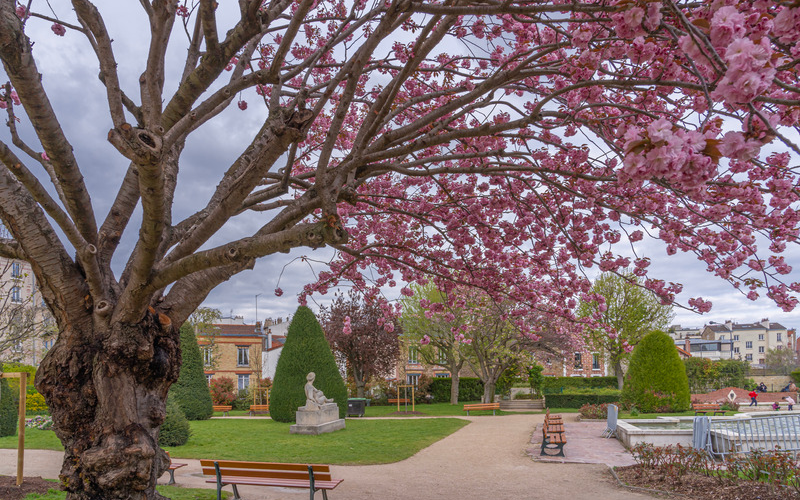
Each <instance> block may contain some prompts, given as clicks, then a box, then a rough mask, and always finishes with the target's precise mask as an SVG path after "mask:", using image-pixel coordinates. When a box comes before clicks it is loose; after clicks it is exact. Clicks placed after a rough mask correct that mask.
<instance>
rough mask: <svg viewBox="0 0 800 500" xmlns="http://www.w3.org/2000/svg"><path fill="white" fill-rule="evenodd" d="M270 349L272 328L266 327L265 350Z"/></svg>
mask: <svg viewBox="0 0 800 500" xmlns="http://www.w3.org/2000/svg"><path fill="white" fill-rule="evenodd" d="M270 349H272V328H267V350H270Z"/></svg>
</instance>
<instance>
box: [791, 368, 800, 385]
mask: <svg viewBox="0 0 800 500" xmlns="http://www.w3.org/2000/svg"><path fill="white" fill-rule="evenodd" d="M789 376H790V377H792V380H794V383H795V385H800V370H795V371H793V372H792V373H790V374H789Z"/></svg>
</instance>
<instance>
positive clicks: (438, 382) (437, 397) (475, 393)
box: [430, 377, 483, 403]
mask: <svg viewBox="0 0 800 500" xmlns="http://www.w3.org/2000/svg"><path fill="white" fill-rule="evenodd" d="M452 385H453V379H451V378H450V377H437V378H434V379H433V380H432V381H431V386H430V392H431V394H432V395H433V401H434V402H435V403H444V402H449V401H450V387H451V386H452ZM482 397H483V382H481V379H479V378H477V377H459V379H458V400H459V401H480V400H481V398H482Z"/></svg>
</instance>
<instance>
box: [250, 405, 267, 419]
mask: <svg viewBox="0 0 800 500" xmlns="http://www.w3.org/2000/svg"><path fill="white" fill-rule="evenodd" d="M256 413H269V405H250V416H251V417H252V416H253V415H254V414H256Z"/></svg>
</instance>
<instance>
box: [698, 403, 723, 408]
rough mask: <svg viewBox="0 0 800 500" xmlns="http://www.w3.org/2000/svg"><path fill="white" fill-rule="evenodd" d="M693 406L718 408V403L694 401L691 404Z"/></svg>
mask: <svg viewBox="0 0 800 500" xmlns="http://www.w3.org/2000/svg"><path fill="white" fill-rule="evenodd" d="M692 407H694V408H719V405H718V404H715V403H695V404H693V405H692Z"/></svg>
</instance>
